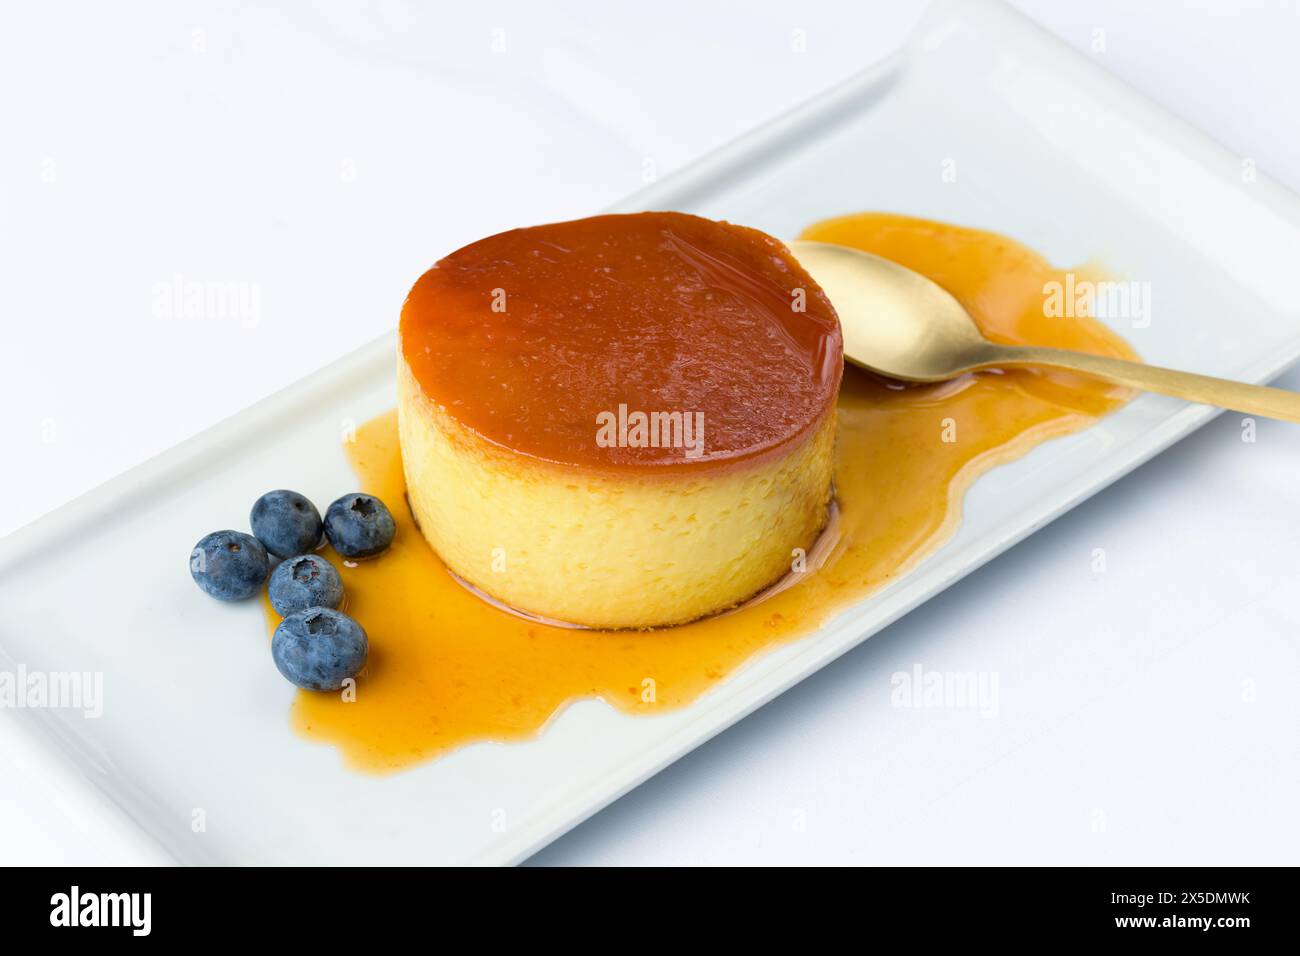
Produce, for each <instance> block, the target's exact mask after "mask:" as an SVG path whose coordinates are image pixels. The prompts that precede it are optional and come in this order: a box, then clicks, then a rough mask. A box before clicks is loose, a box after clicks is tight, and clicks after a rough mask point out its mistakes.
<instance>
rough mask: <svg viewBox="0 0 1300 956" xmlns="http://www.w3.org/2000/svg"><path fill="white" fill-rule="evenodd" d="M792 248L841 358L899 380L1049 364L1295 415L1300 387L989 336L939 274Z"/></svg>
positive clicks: (845, 251) (836, 251)
mask: <svg viewBox="0 0 1300 956" xmlns="http://www.w3.org/2000/svg"><path fill="white" fill-rule="evenodd" d="M790 248H791V250H793V252H794V254H795V257H796V258H797V259H798V260H799V262H800V263H801V264H802V265H803V267H804V268H805V269H807V270H808V272H809V273H811V274H812V277H813V278H814V279H816V280H817V284H818V285H820V286H821V287H822V289H823V290H825V292H826V294H827V296H829V297H830V300H831V303H832V304H833V305H834V306H835V311H836V312H837V313H838V314H839V317H840V325H841V327H842V328H843V330H844V357H845V358H846V359H847V360H848V361H850V362H852V363H853V364H854V365H860V366H862V367H863V368H866V369H870V370H871V371H873V372H877V373H879V374H880V375H884V376H886V377H888V378H896V379H902V380H903V381H906V382H942V381H946V380H947V379H950V378H956V377H957V376H958V375H962V374H964V373H966V372H973V371H975V370H977V369H982V368H1009V367H1014V366H1020V365H1048V366H1051V367H1053V368H1062V369H1068V370H1069V371H1071V372H1078V373H1080V374H1083V375H1088V376H1091V377H1093V378H1099V379H1102V380H1103V381H1107V382H1112V383H1114V384H1116V385H1126V386H1128V387H1130V388H1140V389H1144V390H1145V391H1148V392H1159V393H1161V394H1162V395H1172V396H1173V397H1175V398H1185V399H1187V400H1188V401H1190V402H1203V403H1204V404H1206V405H1217V406H1219V407H1220V408H1231V409H1234V410H1236V411H1239V412H1245V413H1246V414H1248V415H1265V416H1267V417H1269V418H1282V419H1286V420H1287V421H1292V422H1300V394H1297V393H1295V392H1288V391H1285V390H1284V389H1280V388H1266V387H1265V386H1263V385H1247V384H1245V383H1244V382H1232V381H1229V380H1228V379H1223V378H1212V377H1211V376H1209V375H1195V374H1193V373H1191V372H1176V371H1174V370H1173V369H1168V368H1159V367H1158V366H1155V365H1143V364H1142V363H1140V362H1126V361H1124V360H1123V359H1115V358H1106V357H1103V356H1100V355H1089V354H1088V353H1086V352H1072V351H1069V350H1068V349H1053V348H1040V347H1038V346H1022V345H998V344H996V343H994V342H990V341H989V340H988V339H986V338H984V336H983V335H981V334H980V331H979V329H978V328H976V326H975V322H974V321H973V320H972V319H971V317H970V315H969V313H967V311H966V309H965V308H963V307H962V304H961V303H960V302H958V301H957V300H956V299H955V298H953V297H952V295H950V294H949V293H948V292H947V291H946V290H945V289H944V288H943V287H942V286H940V285H939V284H938V283H935V282H932V281H931V280H929V279H927V278H926V277H925V276H923V275H921V274H920V273H918V272H913V271H912V270H911V269H908V268H906V267H905V266H901V265H899V264H898V263H896V262H891V261H890V260H888V259H882V258H881V257H880V256H874V255H872V254H871V253H869V252H862V251H860V250H858V249H850V248H849V247H848V246H838V245H833V244H831V243H826V242H810V241H807V240H799V241H797V242H792V243H791V244H790Z"/></svg>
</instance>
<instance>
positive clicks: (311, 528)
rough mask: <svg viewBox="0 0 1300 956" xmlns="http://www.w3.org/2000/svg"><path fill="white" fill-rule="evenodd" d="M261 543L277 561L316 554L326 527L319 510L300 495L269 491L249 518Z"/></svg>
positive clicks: (254, 505) (255, 504) (254, 506)
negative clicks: (296, 555)
mask: <svg viewBox="0 0 1300 956" xmlns="http://www.w3.org/2000/svg"><path fill="white" fill-rule="evenodd" d="M248 523H249V524H250V525H252V526H253V534H254V535H256V536H257V540H259V541H261V542H262V544H264V545H266V550H267V551H270V552H271V553H272V554H273V555H275V556H276V557H277V558H288V557H291V556H293V555H295V554H306V553H307V552H308V551H315V550H316V546H317V545H318V544H320V536H321V531H322V530H323V529H322V526H321V520H320V512H319V511H317V510H316V506H315V505H314V504H312V503H311V502H310V501H308V500H307V499H306V498H304V497H303V496H302V495H300V494H298V492H296V491H285V490H283V489H281V490H280V491H268V492H267V493H266V494H264V495H262V497H260V498H258V499H257V501H255V502H254V503H253V512H252V514H250V515H249V516H248Z"/></svg>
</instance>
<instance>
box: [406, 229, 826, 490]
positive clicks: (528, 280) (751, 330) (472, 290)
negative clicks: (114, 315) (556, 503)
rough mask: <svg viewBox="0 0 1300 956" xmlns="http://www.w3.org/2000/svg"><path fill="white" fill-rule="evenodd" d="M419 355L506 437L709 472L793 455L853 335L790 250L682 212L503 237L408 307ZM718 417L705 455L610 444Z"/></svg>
mask: <svg viewBox="0 0 1300 956" xmlns="http://www.w3.org/2000/svg"><path fill="white" fill-rule="evenodd" d="M400 335H401V348H402V355H403V357H404V359H405V361H406V363H407V365H408V366H409V367H410V369H411V371H412V372H413V373H414V375H415V378H416V380H417V381H418V382H419V384H420V386H421V388H422V389H423V391H424V393H425V395H426V396H427V397H429V398H430V399H432V400H433V401H435V402H437V403H438V404H440V405H442V406H443V407H445V408H446V409H447V410H448V411H449V412H450V413H451V414H452V415H453V416H455V417H456V418H457V419H458V420H459V421H460V422H461V423H462V424H464V425H467V426H469V427H470V428H471V429H473V430H474V431H475V432H477V433H478V434H479V435H481V436H483V437H485V438H487V439H488V440H489V441H491V442H493V443H495V444H497V445H500V446H503V447H505V448H508V449H511V450H512V451H515V452H519V453H522V454H525V455H528V456H531V457H534V458H539V459H543V460H546V461H552V462H559V463H562V464H566V465H575V466H581V467H595V468H612V469H621V468H643V467H660V468H666V467H677V468H696V469H699V468H707V467H708V466H710V465H720V464H724V463H729V462H739V461H745V460H750V459H753V458H756V457H759V456H762V455H763V454H765V453H768V452H777V451H779V450H780V449H782V448H783V447H784V446H786V445H787V443H789V442H791V441H794V440H796V439H798V438H800V437H801V436H804V435H806V434H808V433H809V432H810V431H811V429H812V428H813V427H814V425H815V424H816V423H817V422H818V421H819V420H820V418H821V416H822V414H823V413H824V412H825V411H826V410H827V409H828V408H829V407H830V405H831V403H832V402H833V401H834V396H835V392H836V389H837V388H838V387H839V382H840V371H841V362H842V349H843V346H842V341H841V338H840V330H839V322H838V321H837V320H836V318H835V312H834V309H832V308H831V305H830V303H829V302H828V301H827V299H826V297H825V295H824V294H823V293H822V291H821V290H820V289H819V288H818V287H817V285H816V283H814V282H813V281H812V279H811V278H810V277H809V276H808V274H807V273H806V272H805V271H804V270H803V268H802V267H801V266H800V265H799V264H798V263H797V262H796V261H795V260H794V258H793V257H792V256H791V254H790V252H789V250H787V249H786V247H785V246H784V244H782V243H780V242H778V241H777V240H775V239H773V238H771V237H770V236H767V235H765V234H763V233H761V232H758V231H756V230H753V229H747V228H745V227H743V226H733V225H730V224H728V223H721V222H714V221H712V220H709V219H701V218H699V217H697V216H688V215H684V214H682V213H673V212H648V213H635V214H630V215H609V216H595V217H592V218H589V219H579V220H575V221H573V222H561V223H552V224H550V225H545V226H535V227H532V228H528V229H515V230H512V231H510V232H504V233H501V234H499V235H496V236H489V237H488V238H486V239H482V240H480V241H479V242H476V243H473V244H472V245H469V246H466V247H464V248H463V249H460V250H458V251H456V252H454V253H452V254H451V255H449V256H447V257H446V258H445V259H443V260H441V261H440V262H438V264H437V265H436V266H434V268H432V269H430V270H429V271H428V272H426V273H425V274H424V275H423V276H422V277H421V278H420V280H419V281H418V282H416V284H415V287H414V288H413V289H412V290H411V292H410V295H409V296H408V297H407V300H406V304H405V306H404V307H403V309H402V320H401V329H400ZM620 405H622V406H625V407H626V408H627V410H628V411H629V412H638V411H639V412H643V413H646V414H650V413H652V412H666V413H670V414H671V413H673V412H680V413H689V414H694V413H696V412H699V413H702V414H703V422H704V428H705V431H704V443H703V454H702V455H700V456H699V457H696V458H692V459H689V460H687V459H684V458H683V456H682V454H681V453H680V450H678V449H670V448H656V447H636V446H618V445H614V446H604V445H601V444H599V443H598V442H597V441H596V431H597V428H596V422H597V416H598V415H600V414H602V413H617V410H618V409H619V406H620Z"/></svg>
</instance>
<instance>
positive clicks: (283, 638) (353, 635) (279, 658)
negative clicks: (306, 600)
mask: <svg viewBox="0 0 1300 956" xmlns="http://www.w3.org/2000/svg"><path fill="white" fill-rule="evenodd" d="M369 652H370V642H369V640H367V639H366V632H365V630H363V629H362V627H361V625H360V624H358V623H357V622H356V621H354V620H352V618H350V617H348V616H347V615H346V614H343V613H340V612H339V611H334V610H331V609H330V608H327V607H309V608H307V609H306V610H304V611H295V612H294V613H292V614H290V615H289V616H288V617H286V618H285V619H284V620H283V621H281V622H280V626H279V627H277V628H276V629H275V636H274V637H272V638H271V657H272V658H274V659H275V666H276V667H277V668H279V670H280V673H281V674H283V675H284V677H285V679H286V680H287V681H289V683H291V684H296V685H297V686H299V687H302V688H305V689H306V690H338V689H339V688H340V687H342V686H343V682H344V681H345V680H347V679H348V678H349V677H356V676H357V674H359V673H361V668H363V667H365V666H366V655H367V654H368V653H369Z"/></svg>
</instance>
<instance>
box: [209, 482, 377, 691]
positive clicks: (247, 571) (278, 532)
mask: <svg viewBox="0 0 1300 956" xmlns="http://www.w3.org/2000/svg"><path fill="white" fill-rule="evenodd" d="M249 524H250V525H251V526H252V529H253V533H252V534H251V535H250V534H244V533H242V532H240V531H214V532H212V533H211V534H207V535H204V536H203V538H202V539H200V541H199V543H198V544H196V545H195V546H194V550H193V551H192V552H190V574H191V575H192V576H193V578H194V581H195V583H196V584H198V586H199V587H200V588H202V589H203V590H204V591H205V592H207V593H208V594H210V595H211V596H212V597H214V598H217V599H219V600H222V601H242V600H244V599H246V598H250V597H252V596H253V595H255V594H257V593H258V591H260V590H261V589H262V585H263V584H266V583H267V578H268V577H269V578H270V583H269V584H268V585H267V596H268V597H269V598H270V599H271V606H272V607H274V608H275V610H276V612H277V613H279V614H280V615H281V616H282V617H283V618H284V620H283V621H281V622H280V626H279V627H277V628H276V629H275V636H274V637H273V638H272V639H271V656H272V657H273V658H274V659H275V666H276V667H277V668H279V671H280V673H281V674H283V675H284V676H285V678H286V679H287V680H289V681H290V682H291V683H293V684H296V685H297V686H299V687H304V688H306V689H308V690H338V689H339V688H340V687H342V686H343V682H344V681H346V680H347V679H348V678H351V677H355V676H356V675H357V674H359V673H360V672H361V668H362V667H364V666H365V664H366V656H367V654H368V653H369V650H370V644H369V641H368V639H367V638H366V632H365V629H364V628H362V626H361V625H360V624H358V623H357V622H356V621H355V620H353V619H352V618H350V617H348V616H347V615H346V614H344V613H342V612H341V611H339V610H338V608H339V606H340V605H341V604H342V603H343V579H342V578H341V577H340V576H339V572H338V570H337V569H336V568H335V567H334V566H333V565H332V564H330V563H329V562H328V561H326V560H325V559H324V558H323V557H321V556H320V555H319V554H315V553H314V552H315V550H316V549H317V548H318V547H320V544H321V540H322V538H324V539H326V540H328V541H329V543H330V545H331V546H332V547H333V548H334V550H335V551H337V552H338V553H339V554H340V555H342V556H343V557H344V558H346V559H349V560H351V559H354V558H370V557H373V556H375V555H376V554H379V553H380V552H381V551H384V550H385V549H387V547H388V546H389V545H390V544H392V542H393V535H394V534H396V532H397V525H396V524H395V523H394V521H393V516H392V514H391V513H390V512H389V510H388V508H387V507H386V506H385V505H384V503H383V502H382V501H380V500H379V499H378V498H376V497H375V496H374V495H365V494H351V495H344V496H343V497H342V498H339V499H338V500H337V501H335V502H334V503H333V504H331V505H330V506H329V508H327V509H326V511H325V518H324V520H323V521H322V520H321V516H320V512H319V511H317V510H316V506H315V505H314V504H312V503H311V502H310V501H308V500H307V499H306V498H305V497H303V496H302V495H300V494H298V492H296V491H283V490H282V491H268V492H267V493H266V494H264V495H262V497H260V498H258V499H257V502H256V503H255V504H254V505H253V512H252V514H251V515H250V516H249ZM272 556H274V557H276V558H280V559H281V561H280V563H279V564H278V565H276V568H275V570H274V571H272V570H271V557H272Z"/></svg>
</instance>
